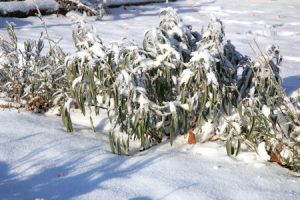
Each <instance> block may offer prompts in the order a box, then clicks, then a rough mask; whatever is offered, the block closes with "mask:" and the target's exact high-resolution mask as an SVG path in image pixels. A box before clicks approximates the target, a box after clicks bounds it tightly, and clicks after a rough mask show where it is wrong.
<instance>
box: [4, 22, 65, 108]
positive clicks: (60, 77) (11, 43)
mask: <svg viewBox="0 0 300 200" xmlns="http://www.w3.org/2000/svg"><path fill="white" fill-rule="evenodd" d="M7 32H8V36H9V40H4V39H3V38H0V48H1V57H0V76H1V79H0V81H1V92H3V93H6V94H7V96H9V97H10V98H12V99H13V100H14V101H16V102H17V103H19V104H20V105H21V106H26V107H27V109H29V110H33V111H35V112H42V111H47V110H48V109H49V108H50V107H52V106H54V105H55V104H57V103H58V102H59V101H60V100H62V101H61V102H64V101H63V98H61V99H57V96H59V95H60V94H61V92H62V90H63V89H64V87H65V85H66V79H65V67H64V60H65V54H64V53H63V51H62V49H61V48H60V47H59V46H58V45H57V44H55V43H54V42H52V41H51V40H48V41H49V45H50V48H49V50H48V51H47V52H43V48H44V40H45V39H44V38H45V36H44V34H43V33H42V34H41V36H40V38H39V39H38V40H36V41H34V40H26V41H25V42H24V50H22V51H21V50H19V49H18V46H17V44H18V43H17V37H16V35H15V32H14V28H13V25H12V24H7ZM54 96H55V97H56V98H53V97H54Z"/></svg>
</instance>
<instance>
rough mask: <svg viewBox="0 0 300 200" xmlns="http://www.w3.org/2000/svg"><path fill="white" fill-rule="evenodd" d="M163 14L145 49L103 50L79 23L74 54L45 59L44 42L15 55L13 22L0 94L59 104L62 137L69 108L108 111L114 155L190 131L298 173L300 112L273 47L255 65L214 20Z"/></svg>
mask: <svg viewBox="0 0 300 200" xmlns="http://www.w3.org/2000/svg"><path fill="white" fill-rule="evenodd" d="M163 14H164V17H163V18H162V20H161V22H160V24H159V27H157V28H155V29H150V30H148V31H146V33H145V36H144V40H143V47H139V46H138V45H136V44H135V43H133V42H130V41H127V40H123V41H121V42H118V43H117V42H114V43H111V44H109V45H107V46H105V45H104V44H103V43H102V41H101V39H100V38H99V36H98V35H97V34H96V33H94V32H93V31H89V30H88V29H87V28H86V27H85V26H84V24H83V23H78V24H77V26H76V27H75V29H74V31H73V39H74V43H75V46H76V48H77V52H76V53H74V54H71V55H68V56H65V55H64V54H63V52H62V51H61V50H60V49H59V48H58V47H57V46H56V45H54V46H52V48H50V51H49V52H48V53H46V54H41V50H42V46H43V45H42V44H43V43H42V41H43V40H42V37H41V39H40V40H38V41H37V42H32V41H27V42H26V43H25V50H24V51H23V53H22V54H20V53H19V51H18V50H17V42H16V36H15V34H14V32H13V28H12V26H11V25H9V26H8V27H9V28H8V32H9V36H10V40H9V41H5V40H3V39H2V40H1V47H2V52H3V53H2V55H1V57H0V58H1V66H2V67H1V70H0V76H1V83H2V88H1V91H5V92H7V93H8V96H10V97H12V98H14V99H15V100H16V101H21V100H25V102H29V101H30V100H31V99H32V98H35V97H36V96H39V97H41V98H42V99H45V101H46V102H48V105H49V106H53V105H61V103H62V102H64V107H63V109H62V110H61V111H62V118H63V122H64V125H65V126H66V128H67V131H72V130H73V127H72V121H71V116H70V109H71V106H72V104H75V105H78V107H79V108H80V109H81V111H82V113H83V114H84V115H85V114H86V109H88V111H89V112H95V113H96V114H99V110H100V109H104V110H106V113H107V115H108V118H109V121H110V123H111V131H110V133H109V142H110V146H111V149H112V152H113V153H117V154H126V155H128V154H130V145H132V141H138V142H139V143H140V149H141V150H144V149H146V148H148V147H150V146H151V145H154V144H156V143H159V142H161V140H162V139H163V137H167V138H168V139H169V141H170V143H171V145H172V142H173V139H174V138H175V137H176V135H178V134H186V133H188V132H194V133H196V134H198V135H200V136H201V142H205V141H207V140H210V139H212V138H214V139H215V138H220V139H221V140H223V141H224V143H225V144H226V149H227V153H228V155H229V156H232V155H238V153H239V151H240V148H241V145H242V144H246V146H248V147H249V148H250V149H252V150H254V151H257V152H258V153H260V152H261V151H263V152H265V155H267V156H269V158H268V159H269V160H271V161H275V162H278V163H279V164H281V165H284V166H287V167H289V168H291V169H294V170H297V171H300V160H299V155H300V106H299V102H297V101H296V99H291V98H288V97H287V96H286V94H285V93H284V90H283V88H282V86H281V79H280V76H279V71H280V70H279V69H280V65H281V62H282V58H281V55H280V50H279V48H278V47H276V46H271V47H270V48H268V49H267V51H266V52H262V51H261V50H260V48H259V47H258V45H257V49H258V51H259V54H260V56H259V57H258V58H257V59H256V60H252V59H250V58H249V57H248V56H244V55H242V54H240V53H239V52H238V51H237V50H236V49H235V47H234V45H233V44H232V43H231V42H230V41H229V40H227V41H226V38H225V32H224V26H223V24H222V22H221V21H220V20H219V19H211V21H210V22H209V24H208V26H207V28H206V29H203V30H202V31H201V33H199V32H196V31H193V30H192V27H191V26H188V25H185V24H184V23H183V22H182V19H181V18H180V16H178V15H177V14H176V12H175V11H174V10H173V9H170V8H169V9H166V10H165V11H164V12H163ZM238 71H242V74H238ZM45 91H48V93H47V92H45ZM90 120H91V126H92V127H93V129H94V125H93V120H92V118H90ZM265 157H266V156H265Z"/></svg>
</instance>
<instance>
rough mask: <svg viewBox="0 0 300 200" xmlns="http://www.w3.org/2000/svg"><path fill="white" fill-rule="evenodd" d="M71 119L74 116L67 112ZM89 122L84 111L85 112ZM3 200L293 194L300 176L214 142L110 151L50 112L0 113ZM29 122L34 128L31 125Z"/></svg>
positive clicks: (102, 137) (100, 135)
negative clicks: (231, 152)
mask: <svg viewBox="0 0 300 200" xmlns="http://www.w3.org/2000/svg"><path fill="white" fill-rule="evenodd" d="M73 116H74V115H73ZM86 118H87V119H88V116H87V117H86ZM0 123H1V125H2V128H1V130H0V141H1V145H0V169H1V173H0V180H1V181H0V194H1V199H38V198H39V199H99V198H104V199H240V198H241V197H243V199H261V198H263V199H272V200H276V199H299V197H300V192H299V191H300V185H299V184H298V183H299V179H298V178H296V177H293V174H291V172H289V171H288V170H286V169H283V168H281V167H279V166H277V165H275V164H272V163H268V162H264V161H260V159H259V158H257V156H256V155H255V154H254V153H249V152H248V153H247V152H245V153H242V154H241V155H240V156H238V157H237V158H230V157H228V156H227V155H226V152H225V151H224V147H223V146H222V145H220V144H218V143H206V144H200V143H197V144H196V145H187V144H186V138H184V137H183V136H182V137H178V138H177V139H176V140H175V142H174V144H173V147H170V145H169V143H165V142H164V143H163V144H161V145H158V146H155V147H152V148H151V149H150V150H148V151H145V152H142V153H138V154H136V155H134V156H129V157H125V156H116V155H112V154H111V153H110V152H109V150H108V149H109V146H108V142H107V139H108V138H107V133H106V132H105V131H101V130H102V126H103V124H106V123H107V119H106V118H105V117H101V115H100V120H99V121H97V122H95V125H96V128H97V130H98V131H97V133H96V134H95V133H92V132H91V130H90V129H89V128H88V127H86V126H85V125H82V124H77V125H75V127H74V128H75V130H76V132H75V133H72V134H69V133H66V132H65V131H64V130H63V128H62V127H63V126H62V122H61V120H60V119H59V118H57V117H56V116H52V115H51V114H47V115H46V116H44V115H35V114H32V113H28V112H26V111H22V110H21V111H20V112H18V111H17V110H11V111H8V110H1V112H0ZM33 124H34V126H33Z"/></svg>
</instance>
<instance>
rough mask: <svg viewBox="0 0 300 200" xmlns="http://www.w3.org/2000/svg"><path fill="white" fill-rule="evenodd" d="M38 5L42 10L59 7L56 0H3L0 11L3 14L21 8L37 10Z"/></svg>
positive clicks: (25, 10)
mask: <svg viewBox="0 0 300 200" xmlns="http://www.w3.org/2000/svg"><path fill="white" fill-rule="evenodd" d="M36 6H38V7H39V9H40V10H48V11H54V10H57V8H58V7H59V5H58V3H56V1H55V0H47V1H45V0H25V1H12V2H1V3H0V12H1V13H3V14H6V13H10V12H16V11H19V10H21V11H22V12H29V11H30V10H35V9H36Z"/></svg>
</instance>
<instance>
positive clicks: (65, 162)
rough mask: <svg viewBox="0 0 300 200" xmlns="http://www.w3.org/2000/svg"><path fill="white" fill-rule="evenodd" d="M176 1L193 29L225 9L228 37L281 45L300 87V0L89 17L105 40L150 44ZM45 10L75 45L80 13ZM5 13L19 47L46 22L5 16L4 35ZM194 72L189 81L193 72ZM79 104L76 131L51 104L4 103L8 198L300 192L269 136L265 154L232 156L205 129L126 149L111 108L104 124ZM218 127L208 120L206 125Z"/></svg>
mask: <svg viewBox="0 0 300 200" xmlns="http://www.w3.org/2000/svg"><path fill="white" fill-rule="evenodd" d="M43 2H44V3H45V2H47V3H48V2H50V1H43ZM3 5H4V4H3V2H1V4H0V7H1V6H3ZM166 6H172V7H174V8H176V9H177V11H178V13H180V14H181V17H182V18H183V20H184V22H186V23H187V24H191V25H193V30H201V27H202V26H203V25H207V23H208V21H209V18H210V15H211V14H214V15H215V16H216V17H220V18H221V19H222V20H223V21H224V24H225V32H226V37H227V39H230V40H231V42H232V44H235V45H236V48H237V49H238V50H239V51H241V53H243V54H247V55H250V56H252V57H256V54H258V51H257V52H253V50H252V49H251V47H250V46H249V43H250V44H251V43H252V44H253V38H255V39H256V40H257V41H258V42H259V45H260V46H261V47H262V49H264V48H265V47H266V46H267V45H269V44H272V43H275V44H277V45H279V46H280V49H281V51H282V54H283V56H284V61H283V67H282V72H281V75H282V77H283V85H284V87H285V89H286V91H287V93H288V94H294V93H295V91H296V90H297V89H298V88H299V87H300V85H299V83H300V59H299V58H300V54H299V52H300V45H299V44H300V35H299V34H298V33H299V28H300V24H299V21H300V13H299V9H300V2H299V1H297V0H289V1H284V0H277V1H271V0H263V1H259V0H251V1H246V0H244V1H238V0H219V1H213V0H185V1H177V2H175V3H171V2H170V3H169V4H165V3H161V4H149V5H143V6H128V7H120V8H115V9H109V12H108V14H106V15H105V16H104V17H103V20H102V21H95V18H94V17H85V18H84V20H85V21H86V22H87V24H88V25H93V26H94V27H95V29H96V30H97V31H98V32H99V34H100V37H101V39H102V40H103V42H104V43H105V44H108V43H111V42H113V41H119V40H121V39H122V38H123V37H125V38H128V39H133V40H135V41H136V42H137V43H139V44H142V38H143V33H144V32H145V31H146V29H149V28H152V27H156V26H158V23H159V20H160V18H159V13H160V11H161V9H162V8H165V7H166ZM44 20H45V22H46V24H47V27H48V33H49V35H50V37H51V38H53V39H54V40H55V41H58V40H61V42H60V45H61V46H62V47H63V48H64V49H65V51H67V52H74V51H75V50H76V48H75V47H74V45H73V43H72V34H71V33H72V26H73V25H74V24H75V21H74V20H73V19H72V18H68V17H63V16H56V15H50V16H45V17H44ZM5 21H11V22H14V23H15V24H16V33H17V36H18V45H19V47H22V45H23V42H24V40H25V39H27V38H30V39H34V38H38V37H39V35H40V31H42V30H43V25H42V24H41V22H40V20H39V19H38V18H37V17H28V18H24V19H16V18H0V35H1V37H7V34H6V32H5V24H4V22H5ZM272 33H277V34H272ZM253 46H254V45H253ZM95 51H97V52H98V50H95ZM207 56H208V55H206V56H204V55H203V54H202V55H199V56H198V59H200V57H201V58H202V59H205V58H207ZM187 72H188V71H186V73H187ZM187 74H189V73H187ZM189 76H190V75H186V76H184V78H182V79H181V80H180V81H182V82H184V81H188V77H189ZM1 104H2V103H1ZM170 106H171V105H170ZM174 106H175V105H174ZM172 109H173V108H172ZM70 112H71V118H72V121H73V122H74V130H75V131H74V133H71V134H70V133H66V131H65V130H64V128H63V123H62V120H61V118H60V117H57V116H55V115H54V114H53V113H51V112H50V113H47V114H45V115H41V114H33V113H29V112H27V111H25V110H19V111H17V110H15V109H10V110H9V109H1V110H0V124H1V129H0V144H1V145H0V199H45V200H47V199H132V200H137V199H141V200H150V199H241V198H242V199H270V200H271V199H272V200H276V199H278V200H279V199H280V200H281V199H291V200H293V199H295V200H298V199H300V184H299V178H298V177H296V176H299V175H296V174H294V173H293V172H291V171H289V170H287V169H285V168H282V167H280V166H278V165H276V164H274V163H270V162H268V161H266V160H268V159H269V158H268V157H267V156H266V155H265V154H264V153H265V152H264V151H265V150H264V149H263V147H264V144H261V145H260V149H259V151H260V155H257V154H255V153H254V152H246V151H245V149H243V148H242V149H241V153H240V154H239V155H238V156H237V157H228V156H227V155H226V150H225V147H224V145H222V144H219V143H218V142H214V143H211V142H207V143H204V144H202V143H200V141H201V138H200V137H199V138H198V135H197V143H196V144H195V145H188V144H187V138H186V137H185V136H179V137H177V138H176V139H175V141H174V143H173V146H172V147H171V146H170V144H169V142H168V141H165V140H164V141H163V142H162V144H159V145H157V146H154V147H152V148H150V149H149V150H147V151H144V152H140V153H136V154H134V155H132V156H129V157H125V156H116V155H112V154H111V153H110V148H109V143H108V137H107V135H108V133H107V132H108V130H109V124H108V121H109V120H108V119H107V117H106V114H104V113H103V111H101V113H100V115H99V116H94V115H93V116H92V117H93V121H94V125H95V128H96V133H93V131H92V130H91V127H90V119H89V114H88V113H87V116H85V117H83V116H82V115H81V114H80V113H79V111H78V110H75V111H74V110H73V109H71V110H70ZM264 114H268V110H267V109H265V112H264ZM159 125H160V124H158V126H159ZM210 128H211V127H209V124H207V130H206V131H210ZM286 153H288V152H286Z"/></svg>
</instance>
